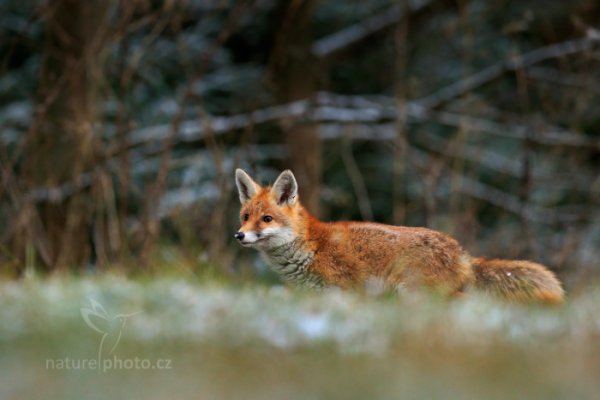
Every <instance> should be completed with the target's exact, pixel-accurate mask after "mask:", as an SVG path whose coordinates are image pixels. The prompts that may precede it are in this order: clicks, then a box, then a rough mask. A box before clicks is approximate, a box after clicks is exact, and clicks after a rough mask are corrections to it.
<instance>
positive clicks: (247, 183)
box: [235, 168, 260, 204]
mask: <svg viewBox="0 0 600 400" xmlns="http://www.w3.org/2000/svg"><path fill="white" fill-rule="evenodd" d="M235 184H236V186H237V188H238V194H239V196H240V202H241V203H242V204H244V203H245V202H247V201H248V200H250V199H251V198H252V197H254V195H255V194H256V193H257V192H258V189H260V186H259V185H258V184H257V183H256V182H254V181H253V180H252V178H250V175H248V174H247V173H246V172H245V171H244V170H243V169H240V168H238V169H236V170H235Z"/></svg>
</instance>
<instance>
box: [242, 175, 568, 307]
mask: <svg viewBox="0 0 600 400" xmlns="http://www.w3.org/2000/svg"><path fill="white" fill-rule="evenodd" d="M236 185H237V188H238V194H239V197H240V202H241V204H242V207H241V210H240V221H241V227H240V229H239V231H238V232H237V233H236V234H235V237H236V239H238V241H239V242H240V244H241V245H242V246H246V247H253V248H255V249H257V250H258V251H259V252H260V253H261V255H262V256H263V258H264V259H265V260H266V261H267V263H268V264H270V266H271V267H272V269H273V270H274V271H275V272H277V273H278V274H279V275H280V276H281V278H282V279H283V280H284V281H286V282H291V283H296V284H300V285H303V286H308V287H326V286H338V287H342V288H348V287H362V286H364V285H366V284H369V283H373V282H375V283H377V284H380V285H381V286H383V287H384V288H391V289H394V290H398V291H401V290H418V289H421V288H428V289H431V290H434V291H436V292H439V293H442V294H446V295H458V294H462V293H463V292H464V291H465V290H467V289H468V288H470V287H476V288H478V289H480V290H483V291H486V292H490V293H492V294H494V295H499V296H501V297H503V298H507V299H512V300H517V301H528V300H537V301H544V302H551V303H555V302H560V301H562V299H563V295H564V294H563V290H562V288H561V285H560V283H559V282H558V280H557V279H556V277H555V276H554V274H552V272H550V271H549V270H548V269H547V268H545V267H544V266H542V265H540V264H536V263H532V262H529V261H508V260H485V259H484V258H481V257H479V258H474V257H471V256H470V255H469V254H468V253H467V252H466V251H464V250H463V249H462V247H461V246H460V244H459V243H458V242H457V241H456V240H454V239H453V238H451V237H449V236H447V235H445V234H443V233H441V232H437V231H434V230H430V229H427V228H418V227H402V226H392V225H385V224H379V223H372V222H348V221H343V222H333V223H326V222H321V221H319V220H318V219H317V218H315V217H313V216H312V215H311V214H310V213H309V212H308V211H307V210H306V209H305V208H304V207H303V206H302V204H301V203H300V201H299V199H298V184H297V182H296V179H295V177H294V175H293V174H292V172H291V171H289V170H286V171H283V172H282V173H281V174H280V175H279V177H278V178H277V180H276V181H275V183H274V184H273V185H272V186H268V187H262V186H260V185H259V184H257V183H256V182H255V181H254V180H253V179H252V178H251V177H250V176H249V175H248V174H247V173H246V172H244V171H243V170H241V169H238V170H236Z"/></svg>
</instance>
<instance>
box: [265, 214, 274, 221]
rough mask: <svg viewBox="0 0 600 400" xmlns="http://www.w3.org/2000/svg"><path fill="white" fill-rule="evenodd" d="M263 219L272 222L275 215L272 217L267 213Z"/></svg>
mask: <svg viewBox="0 0 600 400" xmlns="http://www.w3.org/2000/svg"><path fill="white" fill-rule="evenodd" d="M263 221H265V222H271V221H273V217H271V216H270V215H265V216H264V217H263Z"/></svg>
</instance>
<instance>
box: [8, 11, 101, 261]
mask: <svg viewBox="0 0 600 400" xmlns="http://www.w3.org/2000/svg"><path fill="white" fill-rule="evenodd" d="M109 9H110V2H106V1H104V0H86V1H79V0H52V1H50V2H49V5H48V10H47V15H46V43H45V48H44V57H43V62H42V66H41V70H40V84H39V97H38V100H37V106H36V115H35V118H36V119H35V121H34V128H33V129H31V131H30V132H29V135H28V137H27V140H26V144H25V146H26V147H25V148H26V152H25V158H24V160H23V161H24V162H23V165H24V167H23V173H24V176H25V178H26V181H27V186H28V187H29V188H34V187H39V186H46V187H56V186H58V185H61V184H64V183H66V182H73V181H76V180H77V179H78V177H79V176H80V175H81V174H82V173H84V172H89V171H91V170H92V168H93V165H94V158H95V156H96V152H97V151H98V150H99V149H100V145H101V143H100V141H99V137H98V136H95V135H94V122H95V121H96V113H97V109H96V105H97V104H98V97H97V95H98V91H99V90H98V89H99V84H100V82H101V79H102V75H101V73H102V64H103V63H102V59H103V51H102V50H103V47H104V44H105V41H106V36H107V29H106V28H107V22H108V10H109ZM101 186H105V185H101ZM94 192H96V193H97V195H96V196H94V195H93V194H92V193H94ZM94 197H97V198H94ZM105 197H106V196H104V194H103V191H102V190H100V193H98V191H97V190H92V191H86V192H82V191H76V192H74V193H72V194H71V195H70V196H69V197H67V198H65V199H62V198H61V199H57V200H55V201H43V202H40V203H39V204H38V205H37V207H33V209H34V210H35V211H34V212H35V213H37V216H38V217H39V220H40V221H41V224H36V228H35V229H33V228H31V226H29V227H27V228H26V229H24V232H22V234H21V235H19V239H18V242H20V243H17V246H18V247H19V248H21V249H24V248H26V247H27V246H28V245H31V243H33V244H36V243H46V244H47V246H46V247H47V248H45V249H44V252H43V253H44V254H41V253H42V252H41V251H40V249H38V254H40V255H41V258H42V261H43V262H44V264H46V266H47V267H49V268H66V267H71V266H75V265H82V264H83V263H85V262H87V261H89V260H90V257H91V254H92V246H91V237H92V235H93V234H95V236H96V238H100V239H104V240H100V242H101V243H104V242H106V233H104V232H100V231H99V230H98V229H99V228H102V229H104V228H103V226H105V224H103V223H100V224H95V223H94V221H93V218H94V214H95V213H97V212H98V211H99V210H102V209H104V206H102V205H99V204H98V203H97V202H98V201H102V198H105ZM28 225H31V223H29V224H28ZM94 231H95V232H94ZM99 235H100V236H99ZM96 250H98V249H96ZM102 251H103V250H102ZM23 254H24V253H23Z"/></svg>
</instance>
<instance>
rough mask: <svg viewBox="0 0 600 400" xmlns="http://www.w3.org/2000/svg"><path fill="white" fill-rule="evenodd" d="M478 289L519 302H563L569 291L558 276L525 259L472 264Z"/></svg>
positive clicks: (476, 261) (479, 259)
mask: <svg viewBox="0 0 600 400" xmlns="http://www.w3.org/2000/svg"><path fill="white" fill-rule="evenodd" d="M472 268H473V273H474V275H475V287H476V288H477V289H479V290H481V291H484V292H487V293H490V294H493V295H495V296H499V297H502V298H505V299H508V300H512V301H517V302H528V301H532V300H533V301H538V302H542V303H551V304H556V303H562V302H563V301H564V296H565V292H564V290H563V288H562V287H561V284H560V282H559V281H558V279H556V276H555V275H554V274H553V273H552V272H551V271H550V270H549V269H547V268H546V267H544V266H543V265H541V264H536V263H533V262H530V261H525V260H498V259H496V260H486V259H485V258H483V257H480V258H474V259H473V262H472Z"/></svg>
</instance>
